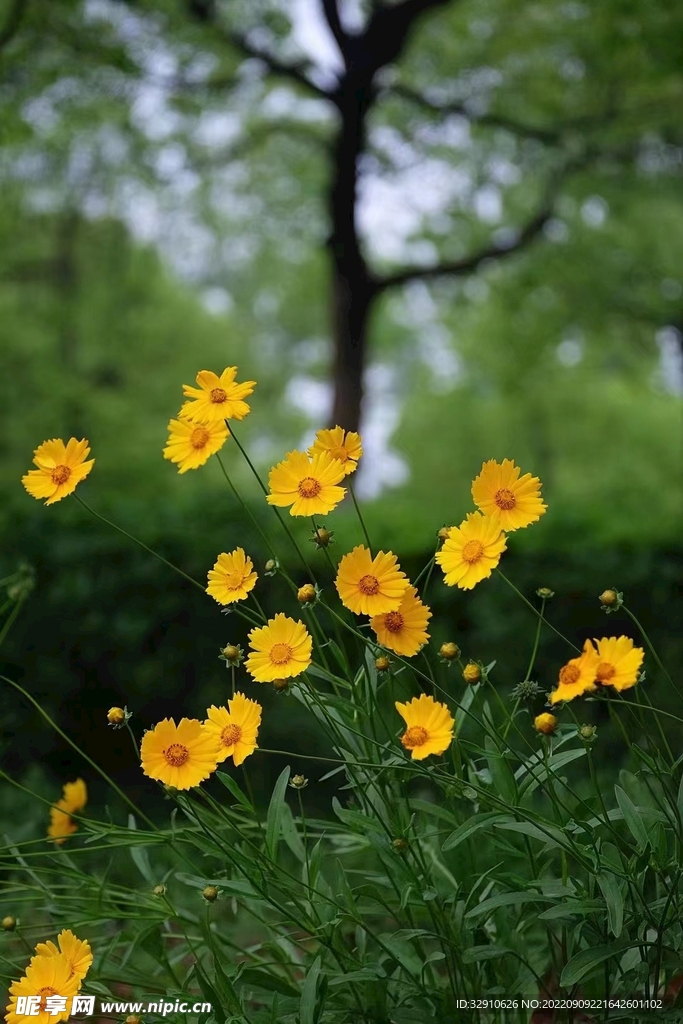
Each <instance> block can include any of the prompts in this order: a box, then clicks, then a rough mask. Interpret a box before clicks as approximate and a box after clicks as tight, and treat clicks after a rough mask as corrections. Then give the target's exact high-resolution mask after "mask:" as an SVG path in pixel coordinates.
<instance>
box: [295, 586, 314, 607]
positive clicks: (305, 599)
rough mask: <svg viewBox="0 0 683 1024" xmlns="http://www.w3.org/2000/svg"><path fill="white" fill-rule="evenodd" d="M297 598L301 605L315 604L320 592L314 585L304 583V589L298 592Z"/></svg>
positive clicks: (300, 588) (301, 588)
mask: <svg viewBox="0 0 683 1024" xmlns="http://www.w3.org/2000/svg"><path fill="white" fill-rule="evenodd" d="M296 596H297V600H298V601H299V603H300V604H313V603H314V602H315V601H317V600H318V591H317V590H316V589H315V587H314V586H313V584H312V583H304V585H303V587H299V589H298V590H297V592H296Z"/></svg>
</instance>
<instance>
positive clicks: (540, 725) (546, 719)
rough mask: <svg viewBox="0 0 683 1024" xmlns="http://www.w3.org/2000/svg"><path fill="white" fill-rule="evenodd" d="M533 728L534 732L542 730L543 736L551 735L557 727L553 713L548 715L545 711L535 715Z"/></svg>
mask: <svg viewBox="0 0 683 1024" xmlns="http://www.w3.org/2000/svg"><path fill="white" fill-rule="evenodd" d="M534 729H535V730H536V732H542V733H543V735H544V736H552V734H553V733H554V732H555V730H556V729H557V719H556V718H555V715H550V714H548V712H547V711H546V712H544V713H543V714H542V715H536V717H535V718H534Z"/></svg>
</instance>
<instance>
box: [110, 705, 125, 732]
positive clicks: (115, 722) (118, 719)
mask: <svg viewBox="0 0 683 1024" xmlns="http://www.w3.org/2000/svg"><path fill="white" fill-rule="evenodd" d="M126 717H127V716H126V709H125V708H109V711H107V721H108V722H109V724H110V725H112V726H113V727H114V728H115V729H119V728H120V727H121V726H122V725H125V722H126Z"/></svg>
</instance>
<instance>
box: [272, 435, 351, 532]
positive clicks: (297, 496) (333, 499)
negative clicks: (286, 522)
mask: <svg viewBox="0 0 683 1024" xmlns="http://www.w3.org/2000/svg"><path fill="white" fill-rule="evenodd" d="M344 472H345V470H344V466H343V464H342V463H341V462H340V461H339V459H333V458H332V456H331V455H330V453H329V452H326V451H324V452H316V454H315V455H313V456H312V457H310V456H309V455H307V454H306V452H298V451H293V452H288V453H287V456H286V458H284V459H283V460H282V462H278V464H277V466H273V468H272V469H271V471H270V474H269V476H268V486H269V488H270V494H269V495H268V496H267V498H266V501H267V502H268V504H269V505H279V506H280V507H281V508H285V507H286V506H287V505H291V508H290V510H289V514H290V515H292V516H317V515H321V516H324V515H327V513H328V512H331V511H332V509H333V508H336V507H337V505H338V504H339V502H340V501H341V500H342V499H343V498H344V495H345V494H346V490H345V488H344V487H339V486H337V485H338V484H339V482H340V480H343V479H344Z"/></svg>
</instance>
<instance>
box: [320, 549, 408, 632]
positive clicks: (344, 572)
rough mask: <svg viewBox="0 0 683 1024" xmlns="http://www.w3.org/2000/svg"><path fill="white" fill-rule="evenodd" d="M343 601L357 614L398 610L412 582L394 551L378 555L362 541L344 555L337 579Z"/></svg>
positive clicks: (335, 582) (374, 613)
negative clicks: (402, 568)
mask: <svg viewBox="0 0 683 1024" xmlns="http://www.w3.org/2000/svg"><path fill="white" fill-rule="evenodd" d="M334 585H335V587H336V588H337V592H338V594H339V597H340V598H341V602H342V604H343V605H344V607H345V608H348V609H349V611H352V612H354V614H355V615H382V614H383V613H384V612H393V611H396V609H397V608H398V606H399V605H400V603H401V601H402V600H403V597H404V595H405V592H406V590H407V589H408V587H409V586H410V581H409V580H408V578H407V577H406V574H405V573H404V572H403V571H402V570H401V569H400V568H399V564H398V559H397V558H396V555H394V554H393V553H392V552H391V551H387V553H386V554H385V553H384V551H380V552H379V554H377V555H375V557H374V559H373V557H372V553H371V552H370V551H369V550H368V549H367V548H366V547H364V546H363V545H362V544H359V545H358V547H355V548H354V549H353V551H349V553H348V554H346V555H344V557H343V558H342V560H341V562H340V563H339V568H338V569H337V578H336V579H335V581H334Z"/></svg>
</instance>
